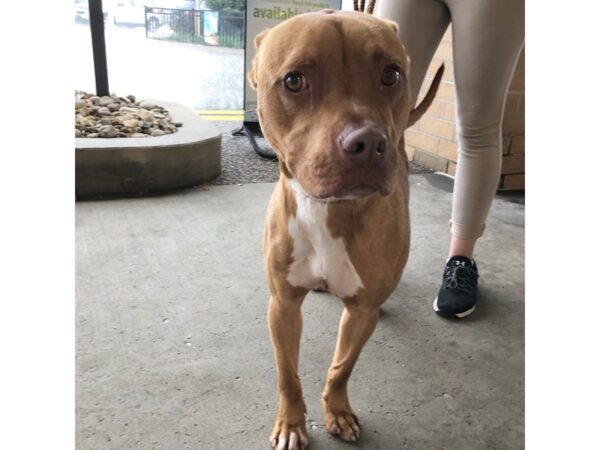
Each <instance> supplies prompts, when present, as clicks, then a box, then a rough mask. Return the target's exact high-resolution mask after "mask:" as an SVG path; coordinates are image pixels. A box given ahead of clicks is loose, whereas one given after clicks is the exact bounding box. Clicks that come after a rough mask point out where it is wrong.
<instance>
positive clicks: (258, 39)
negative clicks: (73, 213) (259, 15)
mask: <svg viewBox="0 0 600 450" xmlns="http://www.w3.org/2000/svg"><path fill="white" fill-rule="evenodd" d="M269 31H271V29H270V28H265V29H264V30H262V31H261V32H260V33H258V34H257V35H256V37H255V38H254V47H256V49H257V50H258V47H260V43H261V42H262V40H263V39H264V38H265V36H266V35H267V34H268V33H269Z"/></svg>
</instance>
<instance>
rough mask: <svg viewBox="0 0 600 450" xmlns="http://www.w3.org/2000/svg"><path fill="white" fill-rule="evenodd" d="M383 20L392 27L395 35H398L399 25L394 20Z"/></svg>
mask: <svg viewBox="0 0 600 450" xmlns="http://www.w3.org/2000/svg"><path fill="white" fill-rule="evenodd" d="M381 20H383V21H384V22H385V23H386V25H387V26H389V27H391V28H392V30H393V31H394V33H395V34H398V24H397V23H396V22H394V21H393V20H388V19H381Z"/></svg>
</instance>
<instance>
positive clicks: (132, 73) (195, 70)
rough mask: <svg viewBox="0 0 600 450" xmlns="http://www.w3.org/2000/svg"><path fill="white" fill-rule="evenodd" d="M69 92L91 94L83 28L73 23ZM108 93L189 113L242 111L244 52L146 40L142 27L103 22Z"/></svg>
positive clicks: (88, 48)
mask: <svg viewBox="0 0 600 450" xmlns="http://www.w3.org/2000/svg"><path fill="white" fill-rule="evenodd" d="M74 28H75V31H74V33H75V36H74V42H75V48H74V50H75V60H76V64H75V88H76V89H80V90H85V91H94V90H95V81H94V65H93V57H92V43H91V34H90V28H89V24H86V23H79V24H76V25H75V27H74ZM105 34H106V53H107V59H108V77H109V87H110V90H111V92H114V93H116V94H118V95H128V94H133V95H135V96H136V97H141V98H153V99H159V100H167V101H172V102H177V103H181V104H183V105H186V106H188V107H190V108H192V109H212V110H224V109H236V110H239V109H242V108H243V98H244V76H245V74H244V51H243V50H242V49H232V48H225V47H211V46H206V45H198V44H183V43H177V42H169V41H158V40H153V39H147V38H146V36H145V29H144V27H130V26H116V25H114V24H112V23H110V21H108V23H107V24H106V32H105Z"/></svg>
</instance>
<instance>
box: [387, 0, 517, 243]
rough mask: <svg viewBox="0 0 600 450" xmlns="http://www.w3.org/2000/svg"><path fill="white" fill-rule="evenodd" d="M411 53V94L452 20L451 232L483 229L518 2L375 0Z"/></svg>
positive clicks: (495, 172)
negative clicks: (454, 154)
mask: <svg viewBox="0 0 600 450" xmlns="http://www.w3.org/2000/svg"><path fill="white" fill-rule="evenodd" d="M375 15H376V16H378V17H383V18H386V19H391V20H393V21H395V22H397V23H398V26H399V36H400V39H401V41H402V43H403V44H404V45H405V47H406V50H407V52H408V54H409V56H410V58H411V66H412V90H413V98H414V99H416V98H417V94H418V92H419V90H420V88H421V84H422V83H423V78H424V77H425V73H426V71H427V67H428V66H429V63H430V62H431V59H432V57H433V55H434V53H435V51H436V49H437V46H438V45H439V42H440V40H441V38H442V36H443V35H444V33H445V31H446V29H447V28H448V25H449V23H450V21H452V46H453V47H452V52H453V57H454V79H455V86H456V112H457V126H456V129H457V136H458V148H459V150H458V161H457V166H456V176H455V180H454V193H453V202H452V219H451V222H450V223H451V232H452V234H453V235H454V236H456V237H458V238H461V239H469V240H472V239H476V238H478V237H480V236H481V235H482V234H483V230H484V228H485V220H486V218H487V215H488V212H489V210H490V206H491V203H492V200H493V198H494V194H495V192H496V189H497V187H498V181H499V178H500V169H501V165H502V116H503V114H504V103H505V101H506V94H507V91H508V87H509V85H510V81H511V79H512V74H513V72H514V68H515V65H516V62H517V59H518V57H519V54H520V52H521V48H522V46H523V41H524V34H525V24H524V0H379V1H378V2H377V4H376V8H375Z"/></svg>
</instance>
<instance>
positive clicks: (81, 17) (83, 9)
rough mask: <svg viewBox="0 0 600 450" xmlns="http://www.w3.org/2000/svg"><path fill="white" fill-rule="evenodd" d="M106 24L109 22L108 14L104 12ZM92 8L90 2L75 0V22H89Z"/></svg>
mask: <svg viewBox="0 0 600 450" xmlns="http://www.w3.org/2000/svg"><path fill="white" fill-rule="evenodd" d="M103 15H104V22H106V21H107V20H108V12H107V11H103ZM89 21H90V8H89V3H88V0H75V22H79V23H82V22H89Z"/></svg>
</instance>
